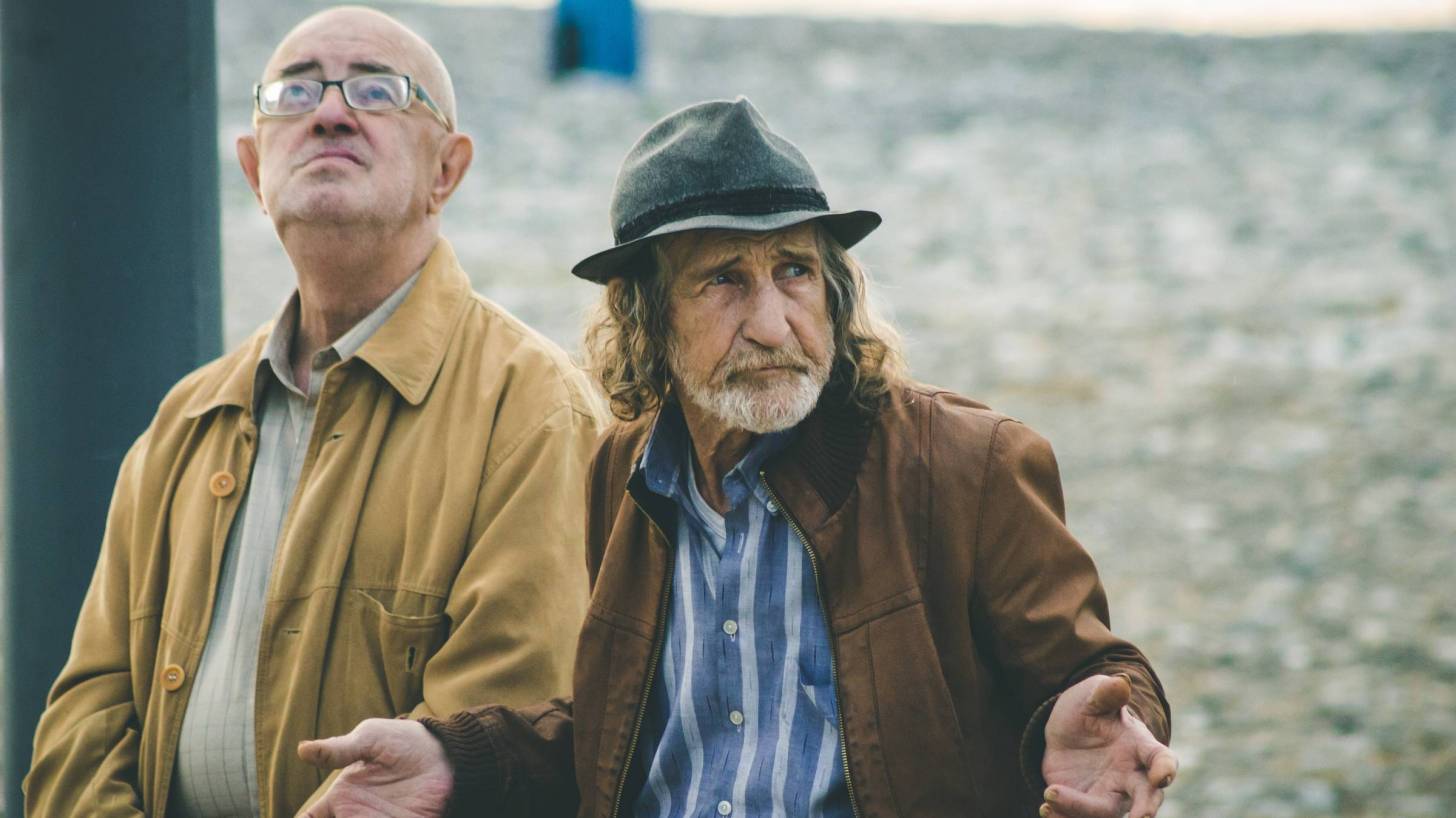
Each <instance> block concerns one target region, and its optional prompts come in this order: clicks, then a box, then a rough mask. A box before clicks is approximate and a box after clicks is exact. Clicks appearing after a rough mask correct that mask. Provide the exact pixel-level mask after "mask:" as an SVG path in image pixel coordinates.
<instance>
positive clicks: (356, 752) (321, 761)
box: [298, 730, 372, 770]
mask: <svg viewBox="0 0 1456 818" xmlns="http://www.w3.org/2000/svg"><path fill="white" fill-rule="evenodd" d="M371 744H372V742H368V741H366V740H364V739H363V738H361V737H360V736H359V731H358V730H354V731H353V732H351V733H349V734H348V735H346V736H334V737H333V738H321V739H314V740H312V741H300V742H299V743H298V757H299V758H301V759H303V760H304V761H307V762H308V763H309V764H312V765H313V766H315V767H321V768H323V769H325V770H337V769H339V768H341V767H347V766H349V765H350V764H353V763H354V762H356V761H361V760H364V759H367V758H368V755H369V747H370V745H371Z"/></svg>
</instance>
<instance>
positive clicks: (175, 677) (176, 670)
mask: <svg viewBox="0 0 1456 818" xmlns="http://www.w3.org/2000/svg"><path fill="white" fill-rule="evenodd" d="M186 680H187V672H186V671H184V670H183V669H182V666H181V665H167V666H166V667H164V668H162V689H163V690H165V691H167V692H168V693H171V692H172V691H175V690H176V689H177V688H179V687H181V686H182V683H183V682H184V681H186Z"/></svg>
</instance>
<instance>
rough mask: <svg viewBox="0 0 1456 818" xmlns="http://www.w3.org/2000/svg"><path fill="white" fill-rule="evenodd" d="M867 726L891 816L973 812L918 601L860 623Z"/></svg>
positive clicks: (955, 726) (955, 723) (954, 725)
mask: <svg viewBox="0 0 1456 818" xmlns="http://www.w3.org/2000/svg"><path fill="white" fill-rule="evenodd" d="M865 640H866V642H867V643H868V644H867V647H868V652H869V657H868V658H869V664H870V673H871V689H872V691H873V697H874V718H873V720H872V724H873V726H874V728H875V730H876V731H877V732H878V736H877V737H876V738H877V739H878V740H877V741H875V742H873V743H872V746H873V747H875V749H877V750H878V751H879V755H880V759H879V760H880V762H881V763H882V764H883V765H884V767H883V769H884V772H885V775H886V776H887V777H888V778H889V783H890V793H891V795H892V798H893V800H894V804H895V810H894V813H895V814H896V815H901V816H907V818H908V816H921V815H924V816H932V815H952V814H954V815H964V814H967V813H974V811H975V810H976V807H975V806H974V805H975V804H976V798H975V795H974V792H973V790H972V789H971V786H970V783H969V777H970V768H969V766H968V765H967V764H966V754H965V747H964V739H963V737H962V736H961V732H960V722H959V720H958V719H957V718H956V708H955V703H954V701H953V700H952V699H951V695H950V689H949V687H947V686H946V683H945V679H944V677H943V675H942V673H941V671H940V661H939V654H938V653H937V651H936V649H935V643H934V640H933V639H932V638H931V636H930V626H929V623H928V622H927V621H926V619H925V608H924V606H922V605H918V604H917V605H910V606H908V607H905V608H901V609H899V610H897V611H895V612H894V613H891V614H889V615H887V616H885V617H883V618H881V619H877V620H875V621H873V622H870V623H869V624H867V625H866V626H865Z"/></svg>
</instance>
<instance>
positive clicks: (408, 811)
mask: <svg viewBox="0 0 1456 818" xmlns="http://www.w3.org/2000/svg"><path fill="white" fill-rule="evenodd" d="M298 757H299V758H301V759H303V760H304V761H307V762H308V763H310V764H312V765H314V766H315V767H322V768H324V769H326V770H337V769H342V770H343V772H342V773H340V774H339V777H338V778H337V779H335V780H334V783H333V785H332V786H330V787H329V791H328V792H326V793H324V797H323V798H320V799H319V800H318V802H317V803H315V804H314V805H313V806H312V807H309V808H308V809H307V810H305V811H304V812H302V813H299V818H355V817H356V816H359V818H362V817H363V816H371V818H373V816H386V818H440V816H443V815H444V814H445V807H446V805H447V804H448V803H449V801H450V793H451V791H452V790H453V789H454V784H455V776H454V771H453V770H452V769H451V767H450V760H449V759H448V758H447V757H446V756H445V748H444V747H443V746H441V744H440V742H439V741H438V740H437V739H436V738H435V737H434V736H432V735H430V731H429V730H426V729H425V726H424V725H423V724H420V723H419V722H417V721H411V720H407V719H366V720H364V721H362V722H360V723H359V726H357V727H355V728H354V729H353V730H352V731H350V732H349V734H348V735H346V736H335V737H334V738H325V739H318V740H315V741H304V742H300V743H299V745H298Z"/></svg>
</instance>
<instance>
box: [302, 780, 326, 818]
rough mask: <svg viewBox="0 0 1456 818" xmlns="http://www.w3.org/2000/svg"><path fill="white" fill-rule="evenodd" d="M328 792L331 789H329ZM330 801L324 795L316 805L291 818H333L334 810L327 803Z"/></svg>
mask: <svg viewBox="0 0 1456 818" xmlns="http://www.w3.org/2000/svg"><path fill="white" fill-rule="evenodd" d="M329 789H330V790H332V789H333V788H332V787H330V788H329ZM330 800H331V799H330V798H329V797H328V796H327V795H325V796H324V797H323V798H322V799H321V800H320V801H319V802H318V803H317V804H314V805H313V806H311V807H309V808H308V809H306V810H304V811H303V812H300V813H298V814H297V815H295V816H294V817H293V818H335V814H334V808H333V806H332V805H331V804H330V803H329V801H330Z"/></svg>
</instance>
